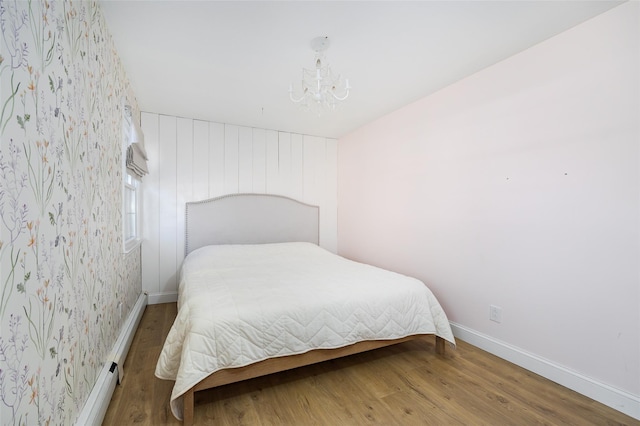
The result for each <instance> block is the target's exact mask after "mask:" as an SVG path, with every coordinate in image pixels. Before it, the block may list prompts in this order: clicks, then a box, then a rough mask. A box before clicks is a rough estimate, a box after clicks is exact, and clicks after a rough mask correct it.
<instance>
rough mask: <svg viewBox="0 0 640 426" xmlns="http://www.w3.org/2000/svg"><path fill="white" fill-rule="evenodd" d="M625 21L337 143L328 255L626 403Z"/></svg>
mask: <svg viewBox="0 0 640 426" xmlns="http://www.w3.org/2000/svg"><path fill="white" fill-rule="evenodd" d="M638 15H639V4H638V3H637V2H629V3H625V4H623V5H621V6H618V7H616V8H614V9H612V10H611V11H609V12H607V13H605V14H603V15H600V16H598V17H596V18H594V19H592V20H590V21H587V22H585V23H583V24H581V25H579V26H577V27H575V28H573V29H571V30H569V31H567V32H565V33H562V34H560V35H558V36H556V37H554V38H552V39H549V40H547V41H545V42H543V43H541V44H539V45H537V46H534V47H533V48H531V49H528V50H526V51H524V52H522V53H520V54H518V55H516V56H514V57H511V58H509V59H507V60H505V61H502V62H500V63H498V64H496V65H494V66H492V67H490V68H487V69H485V70H483V71H482V72H479V73H477V74H475V75H473V76H471V77H468V78H466V79H464V80H462V81H459V82H457V83H455V84H453V85H451V86H449V87H447V88H445V89H443V90H441V91H439V92H437V93H435V94H433V95H431V96H428V97H426V98H423V99H422V100H420V101H418V102H416V103H414V104H411V105H408V106H406V107H405V108H402V109H400V110H398V111H395V112H394V113H391V114H389V115H387V116H385V117H382V118H380V119H379V120H377V121H375V122H372V123H370V124H368V125H366V126H364V127H362V128H360V129H359V130H357V131H355V132H353V133H351V134H349V135H347V136H346V137H344V138H342V139H340V141H339V143H338V250H339V253H340V254H341V255H343V256H346V257H349V258H352V259H356V260H359V261H364V262H368V263H372V264H376V265H379V266H382V267H386V268H388V269H392V270H395V271H399V272H402V273H405V274H408V275H412V276H416V277H418V278H420V279H422V280H423V281H425V282H426V283H427V284H428V285H429V286H430V287H431V288H432V290H433V291H434V293H435V294H436V295H437V296H438V298H439V299H440V301H441V302H442V305H443V306H444V308H445V310H446V311H447V313H448V315H449V319H450V320H451V321H453V322H455V323H457V324H460V325H462V326H464V327H467V328H469V329H473V330H475V331H477V332H479V333H483V334H485V335H487V336H490V337H491V338H493V339H497V340H500V341H502V342H506V343H507V344H509V345H513V346H515V347H517V348H521V349H522V350H524V351H527V352H529V353H532V354H535V355H536V356H539V357H542V358H544V359H547V360H550V361H551V362H553V363H555V364H557V365H561V366H565V367H566V368H568V369H569V370H572V371H575V372H577V373H578V374H581V375H583V376H586V377H588V378H593V379H594V380H597V381H600V382H602V383H605V384H607V385H610V386H612V387H614V388H616V389H620V390H623V391H625V392H629V393H631V394H632V395H635V396H639V395H640V316H639V315H640V314H639V311H640V296H639V286H640V284H639V266H638V265H639V258H640V251H639V218H640V203H639V194H640V185H639V173H638V172H639V149H638V148H639V147H638V145H639V140H640V130H639V121H640V106H639V99H640V89H639V79H640V77H639V76H640V66H639V51H640V46H639V43H638V40H639V39H640V33H639V22H638ZM490 304H495V305H498V306H500V307H502V317H503V318H502V322H501V323H500V324H498V323H495V322H492V321H489V305H490Z"/></svg>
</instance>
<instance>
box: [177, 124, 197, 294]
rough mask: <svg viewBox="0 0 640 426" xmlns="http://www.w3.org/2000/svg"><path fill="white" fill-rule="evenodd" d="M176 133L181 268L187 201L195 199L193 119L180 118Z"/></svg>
mask: <svg viewBox="0 0 640 426" xmlns="http://www.w3.org/2000/svg"><path fill="white" fill-rule="evenodd" d="M176 134H177V146H178V147H179V149H177V155H176V189H177V192H176V264H177V265H178V269H179V268H180V266H181V265H182V260H183V259H184V240H185V203H186V202H187V201H192V200H193V120H189V119H187V118H179V119H178V122H177V129H176ZM176 289H177V287H176Z"/></svg>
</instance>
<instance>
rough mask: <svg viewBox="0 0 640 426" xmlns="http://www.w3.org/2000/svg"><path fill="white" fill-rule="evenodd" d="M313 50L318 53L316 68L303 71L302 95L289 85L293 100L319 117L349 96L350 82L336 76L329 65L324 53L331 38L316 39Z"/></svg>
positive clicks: (312, 42)
mask: <svg viewBox="0 0 640 426" xmlns="http://www.w3.org/2000/svg"><path fill="white" fill-rule="evenodd" d="M311 48H312V49H313V50H314V51H315V52H316V61H315V67H314V68H313V69H307V68H303V69H302V93H301V94H295V93H294V92H293V84H290V85H289V97H290V98H291V100H292V101H293V102H295V103H297V104H299V105H300V106H302V107H303V108H304V109H306V110H311V111H314V112H316V113H317V114H318V115H320V114H321V113H322V111H323V110H325V109H330V110H332V109H335V107H336V105H338V103H340V102H342V101H344V100H345V99H347V97H348V96H349V90H350V89H351V86H349V80H348V79H344V80H343V78H342V77H341V76H340V75H335V74H334V73H333V72H332V71H331V67H329V65H328V64H327V62H326V60H325V57H324V52H325V51H326V50H327V48H329V37H316V38H314V39H313V40H311Z"/></svg>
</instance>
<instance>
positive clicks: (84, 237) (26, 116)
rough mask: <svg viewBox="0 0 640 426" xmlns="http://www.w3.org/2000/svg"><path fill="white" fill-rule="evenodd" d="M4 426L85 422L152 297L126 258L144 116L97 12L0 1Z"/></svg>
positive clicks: (136, 264)
mask: <svg viewBox="0 0 640 426" xmlns="http://www.w3.org/2000/svg"><path fill="white" fill-rule="evenodd" d="M0 31H1V32H2V40H1V43H2V44H1V47H0V142H1V145H0V216H1V221H0V287H1V288H2V295H1V297H0V327H1V328H0V330H1V334H0V423H1V424H2V425H11V424H14V425H41V424H42V425H50V424H51V425H56V424H60V425H69V424H73V423H75V420H76V419H77V417H78V415H79V413H80V411H81V409H82V407H83V405H84V403H85V401H86V400H87V397H88V395H89V393H90V392H91V389H92V387H93V385H94V383H95V381H96V378H97V376H98V374H99V372H100V369H101V367H102V366H103V365H104V363H105V361H106V358H107V356H108V354H109V352H110V350H111V349H112V347H113V344H114V343H115V340H116V338H117V336H118V334H119V333H120V329H121V327H122V324H123V322H124V320H125V319H126V317H127V315H128V313H129V312H130V310H131V308H132V307H133V305H134V304H135V301H136V299H137V297H138V295H139V294H140V292H141V288H142V283H141V266H140V251H139V250H136V251H134V252H132V253H130V254H129V255H126V256H125V255H124V254H123V250H122V228H121V222H122V219H121V207H122V173H123V166H122V160H123V158H122V125H123V124H122V119H123V104H124V103H125V100H126V102H127V103H128V104H130V105H132V107H133V109H134V111H135V112H136V113H137V112H138V108H137V104H136V102H135V98H134V96H133V93H132V92H131V89H130V86H129V84H128V82H127V79H126V76H125V73H124V70H123V68H122V65H121V63H120V61H119V59H118V56H117V53H116V51H115V48H114V44H113V42H112V40H111V37H110V35H109V33H108V30H107V27H106V23H105V20H104V18H103V16H102V13H101V10H100V6H99V4H98V3H96V2H85V1H78V2H70V1H44V0H32V1H26V0H20V1H17V0H0Z"/></svg>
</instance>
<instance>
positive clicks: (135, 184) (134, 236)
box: [122, 172, 140, 252]
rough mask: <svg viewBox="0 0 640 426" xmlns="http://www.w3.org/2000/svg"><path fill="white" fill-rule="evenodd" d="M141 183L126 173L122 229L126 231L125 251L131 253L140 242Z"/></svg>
mask: <svg viewBox="0 0 640 426" xmlns="http://www.w3.org/2000/svg"><path fill="white" fill-rule="evenodd" d="M139 185H140V181H139V180H138V179H137V178H135V177H133V176H132V175H131V174H130V173H128V172H127V173H125V179H124V203H123V206H122V222H123V223H122V229H123V231H124V251H125V252H129V251H131V250H132V249H133V248H135V247H136V246H137V245H138V243H139V242H140V232H139V229H140V225H139V223H138V221H139V214H138V213H139V210H140V209H139V198H140V197H139V190H138V189H139Z"/></svg>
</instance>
